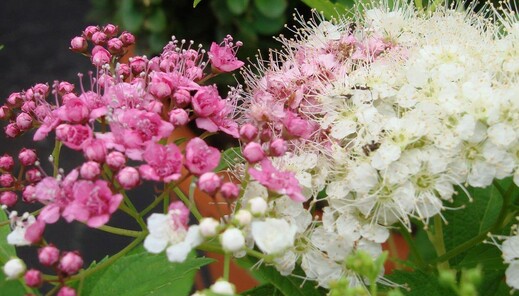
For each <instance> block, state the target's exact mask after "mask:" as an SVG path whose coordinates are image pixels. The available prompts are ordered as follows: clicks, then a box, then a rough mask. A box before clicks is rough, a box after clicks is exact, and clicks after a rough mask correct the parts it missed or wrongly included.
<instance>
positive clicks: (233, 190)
mask: <svg viewBox="0 0 519 296" xmlns="http://www.w3.org/2000/svg"><path fill="white" fill-rule="evenodd" d="M220 193H221V194H222V196H223V197H224V198H227V199H233V198H237V197H238V195H239V194H240V188H238V186H237V185H236V184H234V183H232V182H225V183H223V184H222V187H220Z"/></svg>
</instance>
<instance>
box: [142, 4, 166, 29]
mask: <svg viewBox="0 0 519 296" xmlns="http://www.w3.org/2000/svg"><path fill="white" fill-rule="evenodd" d="M166 21H167V20H166V13H165V12H164V10H163V9H162V8H160V7H159V8H157V9H155V10H154V11H153V13H152V14H151V15H150V16H149V18H148V19H147V21H146V23H145V26H146V28H148V29H149V30H150V31H151V32H155V33H157V32H162V31H164V30H165V29H166Z"/></svg>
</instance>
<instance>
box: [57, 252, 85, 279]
mask: <svg viewBox="0 0 519 296" xmlns="http://www.w3.org/2000/svg"><path fill="white" fill-rule="evenodd" d="M81 267H83V259H82V258H81V256H79V254H78V253H76V252H66V253H65V255H63V257H61V259H60V260H59V265H58V268H59V269H60V270H61V271H63V272H64V273H66V274H69V275H70V274H74V273H76V272H78V271H79V270H80V269H81Z"/></svg>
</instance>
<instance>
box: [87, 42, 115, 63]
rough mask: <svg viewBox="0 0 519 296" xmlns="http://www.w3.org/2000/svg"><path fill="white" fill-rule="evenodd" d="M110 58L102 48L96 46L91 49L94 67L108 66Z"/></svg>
mask: <svg viewBox="0 0 519 296" xmlns="http://www.w3.org/2000/svg"><path fill="white" fill-rule="evenodd" d="M111 58H112V55H111V54H110V53H109V52H108V50H106V49H104V47H102V46H99V45H96V46H95V47H94V49H92V58H91V59H92V64H94V66H96V67H101V66H103V65H104V64H108V63H109V62H110V59H111Z"/></svg>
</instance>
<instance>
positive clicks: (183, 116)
mask: <svg viewBox="0 0 519 296" xmlns="http://www.w3.org/2000/svg"><path fill="white" fill-rule="evenodd" d="M168 115H169V122H171V123H172V124H173V125H174V126H181V125H185V124H187V123H188V122H189V115H188V114H187V112H186V110H184V109H180V108H178V109H173V110H171V111H169V114H168Z"/></svg>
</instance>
